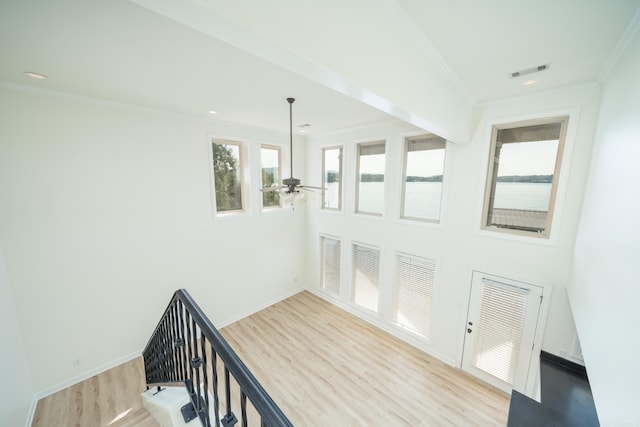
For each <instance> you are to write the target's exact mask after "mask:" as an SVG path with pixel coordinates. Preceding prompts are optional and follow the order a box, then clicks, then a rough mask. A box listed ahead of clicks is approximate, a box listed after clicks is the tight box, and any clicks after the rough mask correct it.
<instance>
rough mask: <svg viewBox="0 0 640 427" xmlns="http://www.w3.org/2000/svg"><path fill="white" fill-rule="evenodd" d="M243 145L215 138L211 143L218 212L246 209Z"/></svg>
mask: <svg viewBox="0 0 640 427" xmlns="http://www.w3.org/2000/svg"><path fill="white" fill-rule="evenodd" d="M241 147H242V146H241V144H240V143H239V142H236V141H226V140H216V139H214V140H213V143H212V144H211V148H212V155H213V180H214V186H215V193H216V211H217V212H234V211H242V210H243V209H244V206H243V194H242V173H241V171H242V158H241V151H242V150H241Z"/></svg>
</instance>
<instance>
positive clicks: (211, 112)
mask: <svg viewBox="0 0 640 427" xmlns="http://www.w3.org/2000/svg"><path fill="white" fill-rule="evenodd" d="M209 114H218V112H217V111H213V110H209Z"/></svg>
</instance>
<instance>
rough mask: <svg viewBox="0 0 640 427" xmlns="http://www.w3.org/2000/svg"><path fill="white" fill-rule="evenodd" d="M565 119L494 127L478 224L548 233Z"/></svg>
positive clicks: (546, 234) (516, 230)
mask: <svg viewBox="0 0 640 427" xmlns="http://www.w3.org/2000/svg"><path fill="white" fill-rule="evenodd" d="M567 121H568V119H567V118H559V119H549V120H544V121H543V120H539V121H535V122H527V123H518V124H517V125H501V126H494V129H493V133H492V143H491V154H490V160H489V175H488V177H487V186H486V190H485V201H484V209H483V221H482V225H483V228H485V229H489V230H495V231H502V232H510V233H516V234H524V235H530V236H535V237H543V238H548V237H549V233H550V228H551V220H552V217H553V207H554V204H555V198H556V191H557V187H558V175H559V173H560V164H561V159H562V148H563V146H564V137H565V133H566V126H567Z"/></svg>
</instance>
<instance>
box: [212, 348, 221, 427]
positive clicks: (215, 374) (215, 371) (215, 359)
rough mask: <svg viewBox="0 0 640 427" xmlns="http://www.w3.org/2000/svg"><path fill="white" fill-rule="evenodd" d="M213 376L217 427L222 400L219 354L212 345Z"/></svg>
mask: <svg viewBox="0 0 640 427" xmlns="http://www.w3.org/2000/svg"><path fill="white" fill-rule="evenodd" d="M211 376H212V377H213V378H212V383H213V384H212V387H213V410H214V411H215V413H216V427H217V426H219V425H220V400H219V397H218V355H217V353H216V351H215V350H214V348H213V346H211Z"/></svg>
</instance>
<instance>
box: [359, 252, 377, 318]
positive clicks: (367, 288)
mask: <svg viewBox="0 0 640 427" xmlns="http://www.w3.org/2000/svg"><path fill="white" fill-rule="evenodd" d="M379 281H380V250H379V249H378V248H374V247H372V246H365V245H362V244H359V243H354V244H353V302H354V303H356V304H357V305H359V306H361V307H364V308H366V309H368V310H371V311H375V312H377V311H378V284H379Z"/></svg>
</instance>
